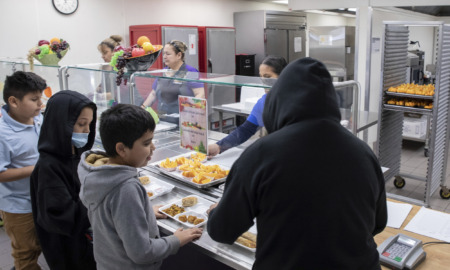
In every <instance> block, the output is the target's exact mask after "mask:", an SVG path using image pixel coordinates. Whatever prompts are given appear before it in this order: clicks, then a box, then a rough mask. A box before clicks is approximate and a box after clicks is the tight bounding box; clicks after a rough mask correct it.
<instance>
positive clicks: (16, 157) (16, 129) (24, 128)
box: [0, 105, 42, 214]
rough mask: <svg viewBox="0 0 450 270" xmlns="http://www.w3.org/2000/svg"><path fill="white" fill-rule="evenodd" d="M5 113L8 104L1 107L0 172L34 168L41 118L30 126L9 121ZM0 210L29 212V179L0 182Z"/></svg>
mask: <svg viewBox="0 0 450 270" xmlns="http://www.w3.org/2000/svg"><path fill="white" fill-rule="evenodd" d="M8 110H9V108H8V105H4V106H3V107H2V116H1V117H0V172H4V171H6V170H7V169H11V168H22V167H26V166H30V165H36V162H37V161H38V158H39V152H38V147H37V146H38V139H39V132H40V131H41V125H42V115H41V114H39V115H38V116H36V117H35V118H34V124H33V125H25V124H22V123H19V122H17V121H16V120H14V119H13V118H11V117H10V116H9V115H8ZM0 210H2V211H5V212H8V213H16V214H24V213H31V198H30V177H26V178H23V179H19V180H16V181H12V182H7V183H0Z"/></svg>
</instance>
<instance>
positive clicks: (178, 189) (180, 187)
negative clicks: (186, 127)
mask: <svg viewBox="0 0 450 270" xmlns="http://www.w3.org/2000/svg"><path fill="white" fill-rule="evenodd" d="M224 136H226V134H222V133H219V132H214V131H210V132H209V139H210V142H209V143H213V142H215V141H217V140H220V139H221V138H223V137H224ZM154 140H155V146H156V150H155V152H154V153H153V156H152V160H151V161H150V163H153V162H156V161H161V160H164V159H166V158H171V157H173V156H177V155H180V154H183V153H187V152H191V151H190V150H186V149H182V148H180V146H179V144H180V142H179V135H178V134H177V133H175V132H160V133H156V134H155V136H154ZM242 151H243V148H233V149H230V150H228V151H226V152H224V153H223V154H220V155H217V156H216V157H214V158H213V159H212V161H214V162H215V163H217V164H219V165H223V166H228V167H231V165H232V164H233V163H234V161H235V160H236V159H237V158H238V157H239V156H240V154H241V153H242ZM139 174H140V175H149V176H150V178H157V179H158V180H162V181H166V182H167V183H170V184H172V185H174V186H175V188H174V189H173V190H172V191H171V192H170V193H168V194H165V195H162V196H160V197H157V198H155V199H153V200H152V204H153V205H166V204H169V203H171V202H173V201H176V200H179V199H180V198H183V197H186V196H189V195H191V194H193V195H197V196H200V197H202V198H204V199H207V200H209V201H211V202H213V203H214V202H218V201H219V200H220V198H221V197H222V194H223V192H222V190H221V189H219V188H218V186H213V187H210V188H207V189H196V188H194V187H192V186H189V185H187V184H184V183H183V182H180V181H178V180H175V179H172V178H170V177H169V176H166V175H164V174H160V173H159V172H158V171H157V170H155V169H154V168H152V167H149V166H146V167H143V168H141V169H139ZM157 223H158V226H159V228H160V230H161V232H162V233H163V234H166V235H170V234H173V232H175V231H176V230H177V229H178V228H179V227H183V226H184V225H182V224H181V223H178V222H177V221H175V220H173V219H159V220H158V221H157ZM186 228H187V227H186ZM192 245H193V246H194V247H195V249H196V250H198V251H199V252H201V253H203V254H205V255H207V256H209V257H211V258H213V259H215V260H217V261H219V262H221V263H223V264H225V265H227V266H229V267H232V268H234V269H251V268H252V265H253V263H254V261H255V253H253V252H252V251H249V250H246V249H245V248H242V247H240V246H237V245H227V244H221V243H218V242H216V241H214V240H212V239H211V237H210V236H209V235H208V232H207V231H206V227H205V228H204V230H203V235H202V237H201V238H200V239H198V240H196V241H194V242H193V243H192ZM199 264H200V265H201V263H200V262H199ZM199 269H201V267H200V268H199Z"/></svg>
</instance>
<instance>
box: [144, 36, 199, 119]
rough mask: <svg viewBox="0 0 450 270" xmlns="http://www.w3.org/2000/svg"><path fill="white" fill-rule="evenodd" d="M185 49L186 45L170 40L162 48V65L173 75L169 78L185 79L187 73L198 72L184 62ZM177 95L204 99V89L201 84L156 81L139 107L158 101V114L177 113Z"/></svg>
mask: <svg viewBox="0 0 450 270" xmlns="http://www.w3.org/2000/svg"><path fill="white" fill-rule="evenodd" d="M187 49H188V47H187V46H186V44H184V42H182V41H178V40H172V41H170V42H168V43H167V44H166V45H165V46H164V51H163V63H164V65H165V66H166V69H170V70H171V73H173V74H171V75H170V77H175V78H185V77H186V76H187V72H198V70H197V69H196V68H194V67H192V66H189V65H188V64H186V63H185V61H184V56H185V54H186V51H187ZM168 73H169V72H168ZM179 95H183V96H192V97H196V98H205V89H204V87H203V84H202V83H196V82H180V81H178V80H174V79H158V80H156V81H155V82H154V83H153V85H152V91H151V92H150V94H149V95H148V97H147V98H146V99H145V101H144V102H143V103H142V104H141V106H142V108H144V109H145V108H147V107H149V106H151V105H152V104H153V102H155V101H158V106H157V111H158V114H172V113H178V112H179V108H178V96H179Z"/></svg>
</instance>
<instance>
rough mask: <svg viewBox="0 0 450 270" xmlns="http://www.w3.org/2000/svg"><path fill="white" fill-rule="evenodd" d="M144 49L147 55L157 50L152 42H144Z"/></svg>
mask: <svg viewBox="0 0 450 270" xmlns="http://www.w3.org/2000/svg"><path fill="white" fill-rule="evenodd" d="M142 49H144V51H145V53H152V52H154V51H155V48H154V47H153V45H152V44H151V43H150V42H144V43H143V44H142Z"/></svg>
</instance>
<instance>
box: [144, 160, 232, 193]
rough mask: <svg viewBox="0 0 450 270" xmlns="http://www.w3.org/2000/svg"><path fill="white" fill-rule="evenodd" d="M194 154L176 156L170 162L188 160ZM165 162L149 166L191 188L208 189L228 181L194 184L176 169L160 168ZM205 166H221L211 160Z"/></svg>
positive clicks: (224, 167)
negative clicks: (177, 159) (178, 159)
mask: <svg viewBox="0 0 450 270" xmlns="http://www.w3.org/2000/svg"><path fill="white" fill-rule="evenodd" d="M193 153H196V152H189V153H187V154H181V155H178V156H174V157H171V158H170V160H171V161H173V160H175V159H176V158H179V157H186V158H188V157H190V156H191V154H193ZM163 161H164V160H160V161H157V162H153V163H150V164H149V166H150V167H153V168H156V169H157V170H158V171H159V172H161V173H163V174H165V175H167V176H170V177H172V178H174V179H176V180H178V181H181V182H183V183H186V184H188V185H191V186H193V187H196V188H208V187H211V186H214V185H217V184H220V183H223V182H225V180H226V179H227V178H226V177H224V178H220V179H216V180H212V181H211V182H209V183H206V184H198V183H195V182H193V181H192V180H191V179H189V178H186V177H184V176H183V175H182V174H181V173H182V172H181V171H179V170H177V169H174V170H172V171H170V170H167V169H165V168H162V167H160V166H159V164H160V163H161V162H163ZM203 164H205V165H219V164H217V163H214V162H211V161H209V160H207V161H206V162H203ZM219 166H220V168H221V169H222V170H229V169H230V168H229V167H226V166H222V165H219Z"/></svg>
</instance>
